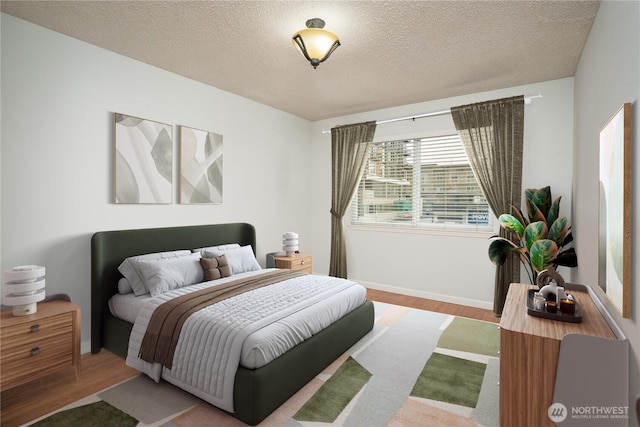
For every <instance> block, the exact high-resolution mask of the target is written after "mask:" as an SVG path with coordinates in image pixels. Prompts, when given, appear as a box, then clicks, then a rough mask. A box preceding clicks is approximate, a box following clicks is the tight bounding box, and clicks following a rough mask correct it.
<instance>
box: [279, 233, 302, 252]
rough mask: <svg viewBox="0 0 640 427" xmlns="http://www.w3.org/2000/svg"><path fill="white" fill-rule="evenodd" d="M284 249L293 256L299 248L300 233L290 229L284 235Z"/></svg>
mask: <svg viewBox="0 0 640 427" xmlns="http://www.w3.org/2000/svg"><path fill="white" fill-rule="evenodd" d="M282 250H283V251H285V252H286V253H287V256H293V255H294V254H295V252H296V251H297V250H298V233H294V232H293V231H288V232H286V233H284V234H283V235H282Z"/></svg>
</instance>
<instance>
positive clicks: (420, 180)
mask: <svg viewBox="0 0 640 427" xmlns="http://www.w3.org/2000/svg"><path fill="white" fill-rule="evenodd" d="M353 209H354V212H353V217H352V221H351V223H352V224H381V225H383V224H388V225H405V226H413V227H436V228H446V227H451V228H459V229H469V230H478V231H488V230H491V228H492V224H491V215H490V214H489V207H488V205H487V201H486V200H485V197H484V195H483V193H482V190H481V189H480V186H479V185H478V182H477V180H476V178H475V176H474V174H473V171H472V170H471V166H470V165H469V161H468V159H467V156H466V154H465V151H464V147H463V146H462V141H460V138H459V136H458V135H446V136H438V137H430V138H418V139H410V140H399V141H387V142H382V143H373V144H372V145H371V148H370V152H369V158H368V160H367V164H366V169H365V171H364V174H363V176H362V180H361V182H360V185H359V187H358V191H357V194H356V196H355V198H354V202H353ZM444 226H446V227H444Z"/></svg>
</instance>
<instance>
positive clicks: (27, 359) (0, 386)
mask: <svg viewBox="0 0 640 427" xmlns="http://www.w3.org/2000/svg"><path fill="white" fill-rule="evenodd" d="M68 367H73V369H74V370H75V375H76V378H78V372H79V370H80V307H78V306H77V305H75V304H72V303H70V302H66V301H48V302H41V303H38V311H37V312H36V313H34V314H31V315H28V316H13V315H12V313H11V310H7V311H3V312H2V317H1V323H0V391H3V390H5V389H8V388H11V387H14V386H17V385H20V384H23V383H26V382H29V381H32V380H35V379H38V378H40V377H43V376H45V375H48V374H50V373H52V372H55V371H57V370H60V369H63V368H68Z"/></svg>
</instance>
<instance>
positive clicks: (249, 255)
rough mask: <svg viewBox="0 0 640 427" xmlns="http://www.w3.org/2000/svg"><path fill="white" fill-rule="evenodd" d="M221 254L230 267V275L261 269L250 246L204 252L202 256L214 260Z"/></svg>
mask: <svg viewBox="0 0 640 427" xmlns="http://www.w3.org/2000/svg"><path fill="white" fill-rule="evenodd" d="M223 254H224V255H226V256H227V262H228V263H229V267H231V274H239V273H244V272H245V271H256V270H260V269H262V267H260V264H258V261H257V260H256V256H255V255H254V254H253V249H252V248H251V245H247V246H242V247H240V248H235V249H226V250H224V251H217V250H206V251H205V253H204V254H203V255H202V256H203V257H205V258H214V257H218V256H220V255H223Z"/></svg>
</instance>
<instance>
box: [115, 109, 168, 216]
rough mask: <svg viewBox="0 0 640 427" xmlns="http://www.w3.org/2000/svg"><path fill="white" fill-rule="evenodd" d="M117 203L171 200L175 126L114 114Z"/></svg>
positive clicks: (163, 201) (165, 201)
mask: <svg viewBox="0 0 640 427" xmlns="http://www.w3.org/2000/svg"><path fill="white" fill-rule="evenodd" d="M114 117H115V119H114V123H115V130H114V139H115V143H114V146H115V155H114V163H115V172H114V199H115V200H114V201H115V203H133V204H137V203H171V202H172V186H173V127H172V126H171V125H167V124H164V123H158V122H154V121H151V120H146V119H141V118H138V117H132V116H127V115H125V114H120V113H115V114H114Z"/></svg>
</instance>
